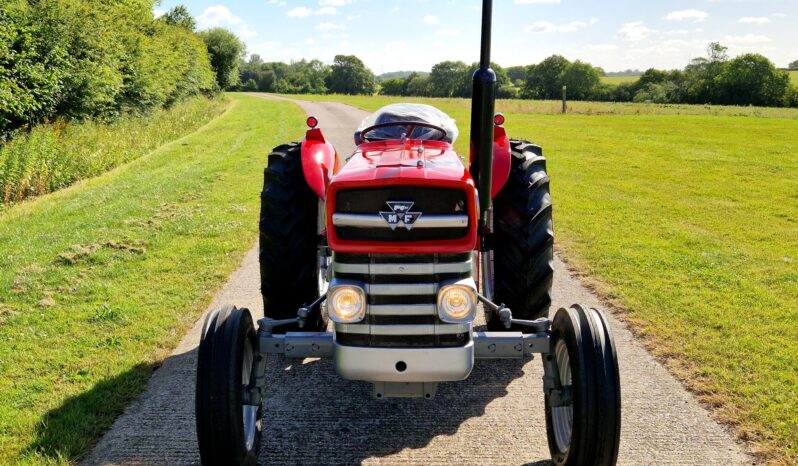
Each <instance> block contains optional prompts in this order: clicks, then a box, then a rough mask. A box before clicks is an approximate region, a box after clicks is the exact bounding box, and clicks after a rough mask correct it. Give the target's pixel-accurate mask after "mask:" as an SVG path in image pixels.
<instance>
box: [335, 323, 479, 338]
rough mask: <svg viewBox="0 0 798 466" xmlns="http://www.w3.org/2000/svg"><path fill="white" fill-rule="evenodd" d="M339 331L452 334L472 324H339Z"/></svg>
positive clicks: (393, 333)
mask: <svg viewBox="0 0 798 466" xmlns="http://www.w3.org/2000/svg"><path fill="white" fill-rule="evenodd" d="M336 329H337V330H338V331H339V332H345V333H357V334H360V335H368V334H371V335H390V336H395V335H433V334H434V335H451V334H456V333H466V332H468V331H470V330H471V324H437V325H423V324H414V325H367V324H338V326H337V327H336Z"/></svg>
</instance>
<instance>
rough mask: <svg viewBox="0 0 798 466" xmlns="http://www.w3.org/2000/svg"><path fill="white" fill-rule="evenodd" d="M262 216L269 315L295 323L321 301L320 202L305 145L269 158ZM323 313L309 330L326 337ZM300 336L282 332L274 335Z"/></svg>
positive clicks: (263, 278)
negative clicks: (306, 166) (307, 172)
mask: <svg viewBox="0 0 798 466" xmlns="http://www.w3.org/2000/svg"><path fill="white" fill-rule="evenodd" d="M260 199H261V211H260V223H259V225H260V255H259V259H260V280H261V293H262V295H263V309H264V315H265V316H266V317H270V318H273V319H292V318H294V317H296V315H297V310H298V309H299V308H300V307H302V306H304V305H307V304H310V303H312V302H313V301H315V300H316V299H317V298H318V297H319V289H318V273H319V267H318V242H319V237H318V229H317V228H318V227H317V223H318V213H319V198H318V196H316V194H315V193H314V192H313V191H312V190H311V189H310V187H309V186H308V184H307V182H306V181H305V177H304V174H303V171H302V148H301V146H300V144H299V143H291V144H284V145H281V146H278V147H276V148H275V149H274V150H273V151H272V153H271V154H269V166H268V167H266V170H265V171H264V174H263V192H262V193H261V197H260ZM326 327H327V322H326V319H325V317H324V316H323V315H322V313H321V312H317V313H316V314H315V315H313V316H311V317H310V318H309V319H308V321H307V322H306V324H305V327H304V328H303V330H306V331H323V330H325V329H326ZM295 330H297V327H296V326H281V327H277V328H275V329H274V333H283V332H287V331H295Z"/></svg>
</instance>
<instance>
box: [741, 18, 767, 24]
mask: <svg viewBox="0 0 798 466" xmlns="http://www.w3.org/2000/svg"><path fill="white" fill-rule="evenodd" d="M740 22H741V23H743V24H760V25H761V24H767V23H769V22H770V18H768V17H767V16H744V17H742V18H740Z"/></svg>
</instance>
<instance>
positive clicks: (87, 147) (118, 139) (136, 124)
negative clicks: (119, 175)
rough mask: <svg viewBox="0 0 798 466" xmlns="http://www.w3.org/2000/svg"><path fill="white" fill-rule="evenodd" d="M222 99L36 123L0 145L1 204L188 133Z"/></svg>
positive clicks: (90, 174)
mask: <svg viewBox="0 0 798 466" xmlns="http://www.w3.org/2000/svg"><path fill="white" fill-rule="evenodd" d="M226 105H227V103H226V102H224V101H223V100H222V99H213V100H210V99H206V98H204V97H195V98H192V99H188V100H185V101H182V102H180V103H178V104H176V105H174V106H173V107H171V108H169V109H161V110H156V111H154V112H153V113H151V114H148V115H146V116H140V115H139V116H136V115H127V116H124V117H121V118H120V119H119V120H117V121H115V122H113V123H110V124H106V123H100V122H95V121H85V122H75V123H66V122H64V121H58V122H56V123H53V124H45V125H40V126H37V127H35V128H33V129H32V130H31V132H30V133H27V134H23V135H20V136H18V137H17V138H15V139H13V140H11V141H10V142H7V143H5V144H3V145H0V203H6V204H7V203H11V202H19V201H22V200H23V199H25V198H28V197H31V196H38V195H41V194H46V193H50V192H54V191H57V190H59V189H62V188H65V187H67V186H69V185H71V184H73V183H75V182H76V181H79V180H84V179H88V178H92V177H95V176H97V175H100V174H102V173H105V172H107V171H108V170H110V169H112V168H114V167H117V166H119V165H122V164H124V163H127V162H129V161H131V160H134V159H136V158H138V157H141V156H142V155H144V154H146V153H148V152H150V151H152V150H153V149H155V148H156V147H159V146H161V145H163V144H165V143H167V142H169V141H172V140H174V139H177V138H178V137H180V136H183V135H184V134H188V133H190V132H192V131H194V130H196V129H197V128H199V127H200V126H202V125H203V124H205V123H207V122H208V121H210V120H211V119H213V118H215V117H216V116H218V115H219V114H220V113H221V112H223V111H224V109H225V108H226Z"/></svg>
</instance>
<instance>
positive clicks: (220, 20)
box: [197, 5, 244, 29]
mask: <svg viewBox="0 0 798 466" xmlns="http://www.w3.org/2000/svg"><path fill="white" fill-rule="evenodd" d="M243 23H244V20H243V19H241V18H239V17H238V16H236V15H234V14H233V13H232V12H231V11H230V10H228V9H227V7H225V6H222V5H216V6H209V7H208V8H206V9H205V11H203V12H202V14H200V15H199V16H197V27H198V28H199V29H208V28H215V27H220V26H231V25H237V24H243Z"/></svg>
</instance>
